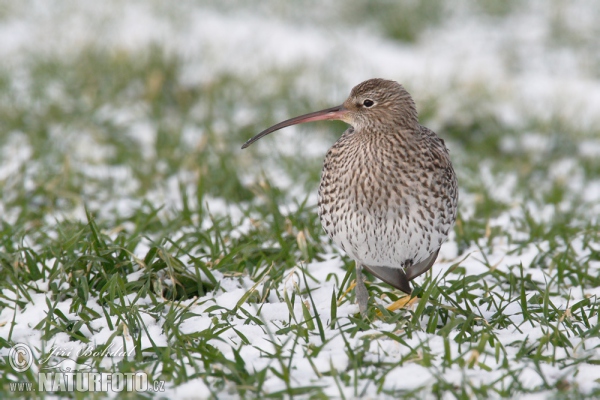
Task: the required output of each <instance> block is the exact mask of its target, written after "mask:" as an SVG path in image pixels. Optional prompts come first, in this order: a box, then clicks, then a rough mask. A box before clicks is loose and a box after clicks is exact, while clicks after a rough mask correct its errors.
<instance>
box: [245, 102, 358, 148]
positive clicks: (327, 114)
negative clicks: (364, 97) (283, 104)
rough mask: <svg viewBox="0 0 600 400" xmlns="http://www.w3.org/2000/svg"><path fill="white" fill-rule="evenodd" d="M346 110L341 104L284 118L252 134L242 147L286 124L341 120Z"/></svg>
mask: <svg viewBox="0 0 600 400" xmlns="http://www.w3.org/2000/svg"><path fill="white" fill-rule="evenodd" d="M347 112H348V110H346V109H345V108H344V106H343V105H341V106H337V107H331V108H327V109H325V110H321V111H316V112H313V113H310V114H304V115H301V116H299V117H295V118H291V119H288V120H285V121H283V122H280V123H278V124H276V125H273V126H272V127H270V128H268V129H265V130H264V131H262V132H261V133H259V134H258V135H256V136H254V137H253V138H252V139H250V140H248V141H247V142H246V143H244V145H243V146H242V149H245V148H246V147H248V146H250V145H251V144H252V143H254V142H256V141H257V140H259V139H260V138H262V137H265V136H267V135H268V134H269V133H271V132H275V131H278V130H279V129H281V128H285V127H286V126H291V125H297V124H303V123H305V122H313V121H323V120H330V119H338V120H343V118H344V116H345V115H346V113H347Z"/></svg>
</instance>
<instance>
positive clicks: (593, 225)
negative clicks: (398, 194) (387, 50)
mask: <svg viewBox="0 0 600 400" xmlns="http://www.w3.org/2000/svg"><path fill="white" fill-rule="evenodd" d="M407 4H408V3H407ZM415 4H416V3H415ZM435 4H436V2H426V3H424V5H421V6H416V5H414V7H416V8H417V10H412V8H410V7H413V6H410V5H405V6H398V7H409V8H410V9H411V10H412V11H411V12H414V13H415V14H414V15H417V16H419V15H420V16H422V18H425V17H424V16H423V14H424V13H425V14H426V13H427V8H426V7H434V6H435ZM486 4H487V3H486ZM490 4H491V3H490ZM511 4H512V3H511ZM353 7H358V5H356V4H354V5H353ZM373 7H375V8H373V9H372V10H371V9H369V10H367V11H369V13H368V14H367V15H368V16H369V18H375V19H376V18H378V17H377V15H380V14H381V13H382V12H384V10H383V11H382V8H381V5H376V6H373ZM420 7H425V8H424V9H421V8H420ZM482 7H483V6H482ZM486 7H488V6H485V7H483V8H484V12H489V13H490V14H493V15H498V14H499V15H503V14H504V13H507V12H509V11H507V10H504V9H502V10H496V9H495V8H493V7H492V6H489V7H492V9H491V10H488V11H485V9H486ZM489 7H488V8H489ZM507 7H508V6H507ZM352 10H353V9H349V10H346V12H349V13H352V15H353V16H354V18H356V17H357V16H358V15H360V13H361V12H362V11H352ZM346 18H348V19H347V20H346V22H347V23H351V22H352V21H354V20H353V19H352V18H349V17H346ZM427 18H428V21H429V22H428V23H430V24H433V25H435V24H438V23H439V20H438V18H439V16H436V15H431V16H428V17H427ZM383 29H384V30H388V29H391V27H390V26H388V25H385V24H384V26H383ZM402 29H405V31H402V32H399V31H398V32H396V31H385V32H384V34H386V35H389V37H391V38H394V39H398V40H401V41H407V42H411V41H415V40H417V38H418V35H419V34H420V32H421V31H420V30H419V29H418V28H417V27H416V26H414V25H410V26H406V27H403V28H402ZM420 29H425V27H423V28H420ZM206 62H209V61H208V60H207V61H206ZM185 66H186V60H185V59H183V58H181V57H178V56H177V55H173V54H169V53H167V51H166V50H164V49H162V48H161V47H160V46H159V45H154V46H150V47H149V48H144V49H141V50H139V51H137V52H127V51H125V50H119V51H117V50H110V49H101V48H96V47H93V46H91V47H90V48H87V49H85V50H84V51H81V52H79V53H77V54H75V55H73V56H68V57H53V56H42V55H35V54H31V55H29V56H28V58H27V61H26V62H25V64H24V68H23V70H22V71H18V73H17V71H15V70H12V69H10V68H8V67H6V68H3V69H0V132H2V134H0V152H3V153H1V154H2V157H3V159H4V160H5V161H3V162H4V163H9V162H14V161H9V160H14V157H15V156H16V155H18V154H21V156H22V157H23V158H24V160H25V161H24V162H20V163H17V164H15V165H16V167H15V168H14V170H11V172H10V173H9V174H8V173H7V174H0V178H1V180H0V201H1V208H0V210H3V211H2V212H3V214H2V215H0V290H1V291H0V310H1V315H2V320H0V329H2V331H1V332H2V334H1V335H0V348H1V349H3V351H4V352H3V353H2V354H3V356H4V357H3V361H2V362H0V371H1V372H0V383H1V385H0V391H1V395H2V397H9V396H15V395H16V394H15V393H14V392H11V391H10V386H9V384H10V383H11V382H36V381H37V374H36V373H35V372H34V371H33V370H28V371H26V372H23V373H17V372H15V371H14V370H13V369H12V368H11V366H10V365H9V364H8V362H7V357H6V354H7V352H8V349H9V348H10V347H11V346H12V345H13V344H14V343H15V342H20V341H24V340H26V338H27V337H29V336H28V335H30V336H33V337H34V341H36V342H40V343H43V348H42V347H40V348H36V349H35V350H36V352H37V353H36V360H35V363H36V364H40V363H41V360H42V359H43V358H44V355H48V351H49V348H50V347H51V346H52V345H53V344H55V343H57V342H58V343H72V344H74V345H77V346H80V345H81V346H83V345H86V344H87V345H96V349H97V350H99V351H101V350H102V349H106V348H108V347H109V345H110V344H111V343H114V344H115V345H117V346H118V345H120V344H126V345H127V346H128V347H127V348H131V349H133V352H132V355H131V357H129V358H127V359H123V360H115V362H113V363H107V362H106V357H103V356H82V357H79V358H78V359H77V362H79V363H87V364H90V365H92V366H93V368H94V369H95V370H96V371H102V372H134V371H144V372H146V373H148V376H149V379H150V381H154V380H160V381H165V382H166V384H167V387H168V388H169V390H172V388H173V387H182V386H184V385H185V384H186V383H188V382H195V384H196V385H199V386H198V387H199V388H200V389H197V390H196V391H195V392H194V393H195V394H197V395H201V394H202V393H206V396H208V397H213V398H221V397H223V396H236V395H237V396H239V397H241V398H291V397H301V398H311V399H325V398H337V397H339V398H353V397H359V396H361V395H369V394H373V393H375V394H377V395H379V396H388V397H389V398H400V397H402V398H415V399H416V398H423V396H430V397H434V398H442V397H443V398H457V399H467V398H473V397H476V398H486V397H513V398H514V397H519V396H522V395H524V394H528V393H531V394H535V393H537V394H543V395H546V396H548V397H554V398H584V397H589V398H593V397H598V396H600V391H599V390H600V389H598V385H596V386H595V388H594V389H593V390H592V391H591V392H589V391H584V390H583V389H582V388H581V387H580V386H579V384H578V383H577V382H578V381H577V374H578V372H577V370H578V369H583V368H594V367H595V366H596V368H597V366H598V364H599V363H600V358H599V356H598V354H599V353H598V352H599V348H600V347H599V344H598V340H597V338H598V336H599V334H600V332H599V328H598V327H599V326H600V325H599V324H598V313H599V312H600V300H599V298H598V295H597V293H598V291H597V290H596V291H595V292H594V289H596V288H598V287H599V286H600V277H599V269H598V265H599V263H600V246H599V243H600V230H599V229H598V224H599V221H598V215H597V214H594V213H592V212H590V210H594V207H595V205H594V204H593V203H592V202H589V201H588V200H586V197H585V196H584V192H583V190H585V187H586V186H587V185H588V184H589V183H592V182H597V181H598V180H599V179H600V170H599V169H598V166H597V164H596V163H595V161H594V160H591V159H579V158H578V154H577V148H578V145H579V143H580V142H581V141H582V140H585V139H589V138H594V137H597V135H598V131H597V130H595V131H581V130H579V131H576V132H574V131H575V128H573V126H572V125H570V121H569V120H563V119H557V120H555V121H550V122H548V121H541V120H539V119H538V118H537V117H535V116H532V117H531V118H530V119H529V120H528V121H526V126H525V127H520V128H515V126H509V125H506V124H505V123H504V122H503V121H502V119H500V118H498V117H497V116H495V115H494V113H493V112H490V111H489V110H488V109H487V108H486V106H485V105H482V106H481V107H480V108H477V107H479V104H483V103H484V100H486V98H487V97H486V96H488V95H487V94H485V93H478V92H477V91H473V92H470V94H471V96H472V98H470V99H468V104H467V105H465V107H467V108H474V111H473V112H472V113H467V114H466V115H467V117H466V118H461V119H457V121H455V122H452V123H445V122H444V123H442V124H441V126H440V128H439V129H438V131H439V133H441V134H442V135H443V136H444V138H445V139H446V140H447V143H448V144H449V146H450V147H451V149H452V158H453V161H454V164H455V166H456V169H457V172H458V174H459V181H460V189H461V206H460V213H459V218H458V220H457V224H456V227H455V229H454V232H453V237H452V239H451V243H449V245H455V246H456V248H457V253H458V254H457V258H456V259H452V260H442V261H443V262H445V264H443V265H444V268H440V267H439V266H436V267H435V268H434V270H433V271H432V272H431V273H428V274H427V275H426V276H425V277H424V278H423V279H422V280H420V281H419V286H418V287H417V289H416V290H415V295H416V296H418V297H419V298H420V300H419V302H418V303H417V305H416V306H415V307H413V308H410V309H403V310H399V311H394V312H390V311H388V310H387V309H386V308H385V305H387V304H389V303H390V302H391V301H394V300H396V299H398V297H399V296H400V295H399V293H398V292H397V291H395V290H392V289H391V288H390V287H389V286H387V285H385V284H382V283H381V282H379V281H377V280H375V279H373V278H372V277H369V278H370V279H369V280H370V281H371V282H372V283H371V284H370V285H369V291H370V294H371V304H370V309H369V314H368V318H366V319H362V318H361V317H360V316H359V315H358V314H356V313H355V312H356V311H357V309H356V308H354V306H353V304H354V301H355V299H354V294H353V293H350V294H348V295H344V292H345V291H346V289H347V288H348V286H349V284H350V283H351V281H352V280H353V279H354V269H353V268H354V265H353V263H352V262H351V261H350V260H349V259H348V258H347V257H345V256H344V255H343V254H340V253H339V252H338V251H337V250H335V249H334V248H333V247H332V245H331V243H330V242H329V241H328V240H327V238H325V237H324V233H323V231H322V228H321V226H320V223H319V221H318V218H317V215H316V209H315V207H314V206H313V205H312V204H313V202H311V200H310V198H309V197H308V195H309V193H314V192H315V191H316V187H317V184H318V179H319V170H320V163H321V159H322V157H323V155H324V153H320V152H319V151H316V150H314V148H313V149H311V148H309V147H310V146H311V143H313V141H314V143H316V147H315V148H316V149H317V150H318V148H319V146H321V147H323V146H324V148H326V145H324V144H326V143H333V141H334V140H335V138H336V137H337V135H338V134H339V132H341V130H342V129H344V128H343V124H332V125H325V124H323V125H315V126H314V128H313V131H312V132H310V133H309V132H308V129H307V130H306V131H302V133H303V134H304V133H306V134H305V136H304V137H303V138H297V137H292V136H284V134H281V135H277V134H274V135H273V136H272V137H269V138H266V139H263V141H261V143H260V144H259V145H257V146H253V147H251V148H250V149H249V150H245V151H243V152H242V151H241V150H240V146H241V144H242V143H244V141H245V140H247V139H248V138H249V137H251V136H252V135H253V134H255V133H256V132H258V131H260V130H261V129H263V128H264V127H267V126H269V125H270V124H271V123H273V122H276V120H277V118H278V117H279V115H280V114H279V113H280V112H282V113H283V115H286V116H288V115H289V116H293V115H297V114H299V113H302V112H306V111H308V110H311V109H313V108H315V109H319V108H322V107H325V106H327V104H326V103H325V102H324V100H323V99H315V98H311V97H309V96H308V95H307V94H300V95H297V94H296V93H294V92H293V90H291V89H290V88H293V87H297V86H298V85H301V84H302V79H301V77H298V74H299V73H300V74H301V73H302V71H303V68H304V67H302V66H300V67H298V66H294V67H290V68H288V69H279V70H273V71H271V70H269V71H265V72H264V75H263V76H259V77H254V78H256V79H244V78H242V77H240V76H237V75H234V74H232V73H226V72H223V73H218V74H216V75H215V76H212V77H211V79H210V82H209V83H202V84H188V83H185V79H184V78H183V76H184V69H185ZM323 76H327V77H330V76H331V75H327V74H326V73H323ZM23 77H25V78H23ZM19 79H22V81H19ZM315 79H323V78H315ZM265 80H268V81H269V82H271V84H269V85H265V84H264V81H265ZM437 107H439V105H438V104H437V102H436V101H434V100H433V99H430V100H425V102H424V103H423V104H419V109H423V110H427V111H426V112H424V113H423V115H422V122H423V123H424V124H426V125H427V123H428V122H432V121H433V122H435V121H436V115H437V113H438V111H439V110H438V109H437ZM244 112H246V113H248V114H249V115H250V117H248V118H245V117H240V114H243V113H244ZM532 131H534V132H538V133H539V134H540V135H542V136H543V137H544V138H546V139H547V140H548V142H549V143H550V145H549V147H548V149H547V150H546V151H545V152H544V153H543V154H540V153H537V152H536V151H527V150H526V149H524V148H522V147H521V146H517V147H516V148H512V149H511V148H509V149H508V150H507V149H506V148H505V147H503V143H505V141H506V140H507V138H511V139H514V140H516V141H519V140H521V138H522V137H523V136H525V135H526V134H527V132H532ZM569 132H572V134H568V133H569ZM565 133H567V134H565ZM284 142H285V143H284ZM289 145H291V146H292V147H293V146H304V147H306V148H301V147H298V150H297V151H289V147H286V146H289ZM565 160H575V166H574V170H573V171H572V173H573V174H578V176H579V177H580V178H581V179H582V185H581V187H579V189H577V186H576V185H575V183H573V182H572V181H571V180H569V179H563V178H560V177H557V176H556V174H555V173H554V172H553V168H555V166H556V165H557V163H559V162H564V161H565ZM3 165H5V164H2V162H0V168H2V166H3ZM490 179H491V181H490ZM507 182H512V184H511V185H510V186H509V188H508V189H506V190H504V191H503V193H504V194H503V195H499V194H498V193H499V187H501V186H502V185H505V184H506V183H507ZM507 187H508V186H507ZM540 210H544V213H546V214H547V216H546V217H541V216H540V215H541V212H540ZM596 210H597V206H596ZM546 214H545V215H546ZM320 262H324V263H323V264H319V263H320ZM328 263H332V264H328ZM333 264H335V265H333ZM524 264H525V265H524ZM232 293H233V294H232ZM590 293H595V294H590ZM228 295H229V296H228ZM35 310H41V311H40V312H39V315H38V316H37V317H35V314H34V311H35ZM32 315H33V316H32ZM274 315H276V316H274ZM25 317H26V318H27V321H28V323H29V325H28V326H24V324H22V323H19V322H20V320H22V318H25ZM510 332H512V333H510ZM520 332H523V333H522V334H520ZM419 368H422V369H423V370H425V371H427V372H428V373H429V375H430V376H429V379H428V380H427V381H423V384H419V381H418V380H417V382H416V383H414V384H411V385H408V386H406V385H403V382H402V380H403V379H406V380H411V379H416V378H419V377H418V376H414V375H410V374H409V375H406V377H404V375H403V377H402V379H398V374H399V372H398V371H420V369H419ZM524 370H526V371H528V374H527V377H528V379H532V378H531V377H532V376H536V378H537V380H536V381H535V382H534V383H531V382H530V381H527V380H526V379H525V374H523V371H524ZM307 371H308V372H307ZM535 371H537V372H535ZM592 371H593V370H592ZM595 371H598V369H596V370H595ZM306 373H308V374H312V375H314V377H315V378H314V379H313V380H311V381H310V382H308V381H306V380H304V378H303V377H302V376H303V375H302V374H306ZM536 374H537V375H536ZM557 374H558V376H557ZM394 381H396V382H397V383H398V384H399V386H398V387H399V388H396V389H395V388H393V385H391V384H390V382H392V383H393V382H394ZM307 382H308V383H307ZM596 382H598V378H596ZM38 395H39V394H38ZM60 395H63V396H66V397H73V398H87V397H89V395H90V394H89V393H60ZM105 395H106V394H105V393H96V394H95V396H96V397H98V398H101V397H104V396H105ZM120 396H121V397H128V395H127V394H126V393H122V394H121V395H120ZM147 396H148V397H152V396H153V394H152V393H148V394H147ZM129 397H133V396H132V395H131V396H129ZM157 397H160V393H159V394H158V395H157Z"/></svg>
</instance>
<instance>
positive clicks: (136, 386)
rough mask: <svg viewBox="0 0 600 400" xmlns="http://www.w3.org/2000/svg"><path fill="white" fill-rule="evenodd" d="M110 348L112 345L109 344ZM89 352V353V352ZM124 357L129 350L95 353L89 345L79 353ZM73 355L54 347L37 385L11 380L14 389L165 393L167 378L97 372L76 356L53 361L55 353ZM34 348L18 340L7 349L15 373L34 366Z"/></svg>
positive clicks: (138, 373)
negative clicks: (162, 379)
mask: <svg viewBox="0 0 600 400" xmlns="http://www.w3.org/2000/svg"><path fill="white" fill-rule="evenodd" d="M109 349H110V346H109ZM86 352H87V353H86ZM85 354H87V355H101V356H116V355H120V356H124V355H126V354H127V353H123V352H118V351H114V352H112V353H111V352H110V351H108V350H107V349H105V350H104V351H103V352H101V353H96V352H93V351H92V349H91V348H89V347H87V348H85V349H84V350H83V351H81V352H78V353H77V356H80V355H85ZM56 355H61V356H63V357H69V356H71V351H69V350H64V349H60V348H56V347H55V348H53V349H52V351H51V353H50V355H49V356H48V357H46V358H45V359H42V360H41V361H40V367H39V372H38V374H37V376H38V381H37V385H35V384H34V383H32V382H11V383H10V390H11V391H13V392H147V391H154V392H163V391H164V390H165V388H164V385H165V382H164V381H153V382H149V381H148V375H147V374H146V373H145V372H94V371H92V366H91V365H88V364H86V363H77V362H75V361H74V360H73V359H70V358H65V359H63V360H62V361H55V362H52V361H51V360H50V359H51V358H53V356H56ZM33 361H34V357H33V352H32V350H31V347H29V346H28V345H26V344H24V343H17V344H15V345H14V346H13V347H11V349H10V350H9V352H8V362H9V364H10V366H11V367H12V368H13V370H14V371H15V372H25V371H27V370H29V368H31V366H32V365H33Z"/></svg>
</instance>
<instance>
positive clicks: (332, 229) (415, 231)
mask: <svg viewBox="0 0 600 400" xmlns="http://www.w3.org/2000/svg"><path fill="white" fill-rule="evenodd" d="M352 135H353V131H352V130H351V129H350V130H348V131H346V133H344V135H343V136H342V137H341V138H340V140H338V142H336V144H335V145H334V146H333V147H332V148H331V149H330V150H329V152H328V153H327V156H326V157H325V161H324V165H323V172H322V176H321V184H320V186H319V197H318V199H319V217H320V218H321V223H322V225H323V228H324V229H325V231H326V232H327V234H328V235H329V237H331V238H332V239H333V241H334V242H335V243H336V244H337V245H338V246H339V247H341V248H342V249H343V250H344V251H345V252H346V253H348V255H349V256H350V257H352V258H353V259H355V260H357V261H359V262H361V263H363V264H365V265H370V266H387V267H396V268H400V267H406V266H410V265H412V264H413V263H416V262H418V261H421V260H423V259H425V258H426V257H428V256H429V255H430V254H431V253H432V252H434V251H436V250H437V249H439V248H440V246H441V245H442V243H443V242H444V241H445V240H446V238H447V236H448V231H449V230H450V228H451V226H452V224H453V223H454V219H455V217H456V197H457V192H456V179H455V177H454V171H453V170H452V167H451V166H450V167H449V170H447V168H444V166H442V165H436V163H435V162H433V161H431V160H430V161H431V162H428V158H429V157H428V156H423V155H421V157H420V159H419V161H416V160H414V159H413V158H412V157H411V156H410V154H408V153H410V152H413V153H414V150H415V149H411V148H403V146H402V145H401V144H399V143H395V142H393V141H392V142H389V143H387V144H386V145H381V143H372V142H371V141H370V140H367V139H368V138H367V139H365V140H359V139H358V138H356V137H352ZM444 151H446V150H445V147H444ZM405 153H406V154H405ZM435 156H436V155H435V154H432V158H434V157H435Z"/></svg>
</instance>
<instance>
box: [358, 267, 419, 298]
mask: <svg viewBox="0 0 600 400" xmlns="http://www.w3.org/2000/svg"><path fill="white" fill-rule="evenodd" d="M363 267H364V268H365V269H366V270H367V271H369V272H370V273H372V274H373V275H375V276H376V277H378V278H379V279H381V280H382V281H384V282H385V283H387V284H388V285H392V286H393V287H395V288H396V289H400V290H402V291H403V292H404V293H407V294H410V292H411V291H412V289H411V288H410V284H409V283H408V281H409V280H408V279H407V278H406V274H405V273H404V270H403V269H402V268H389V267H370V266H367V265H363Z"/></svg>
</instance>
